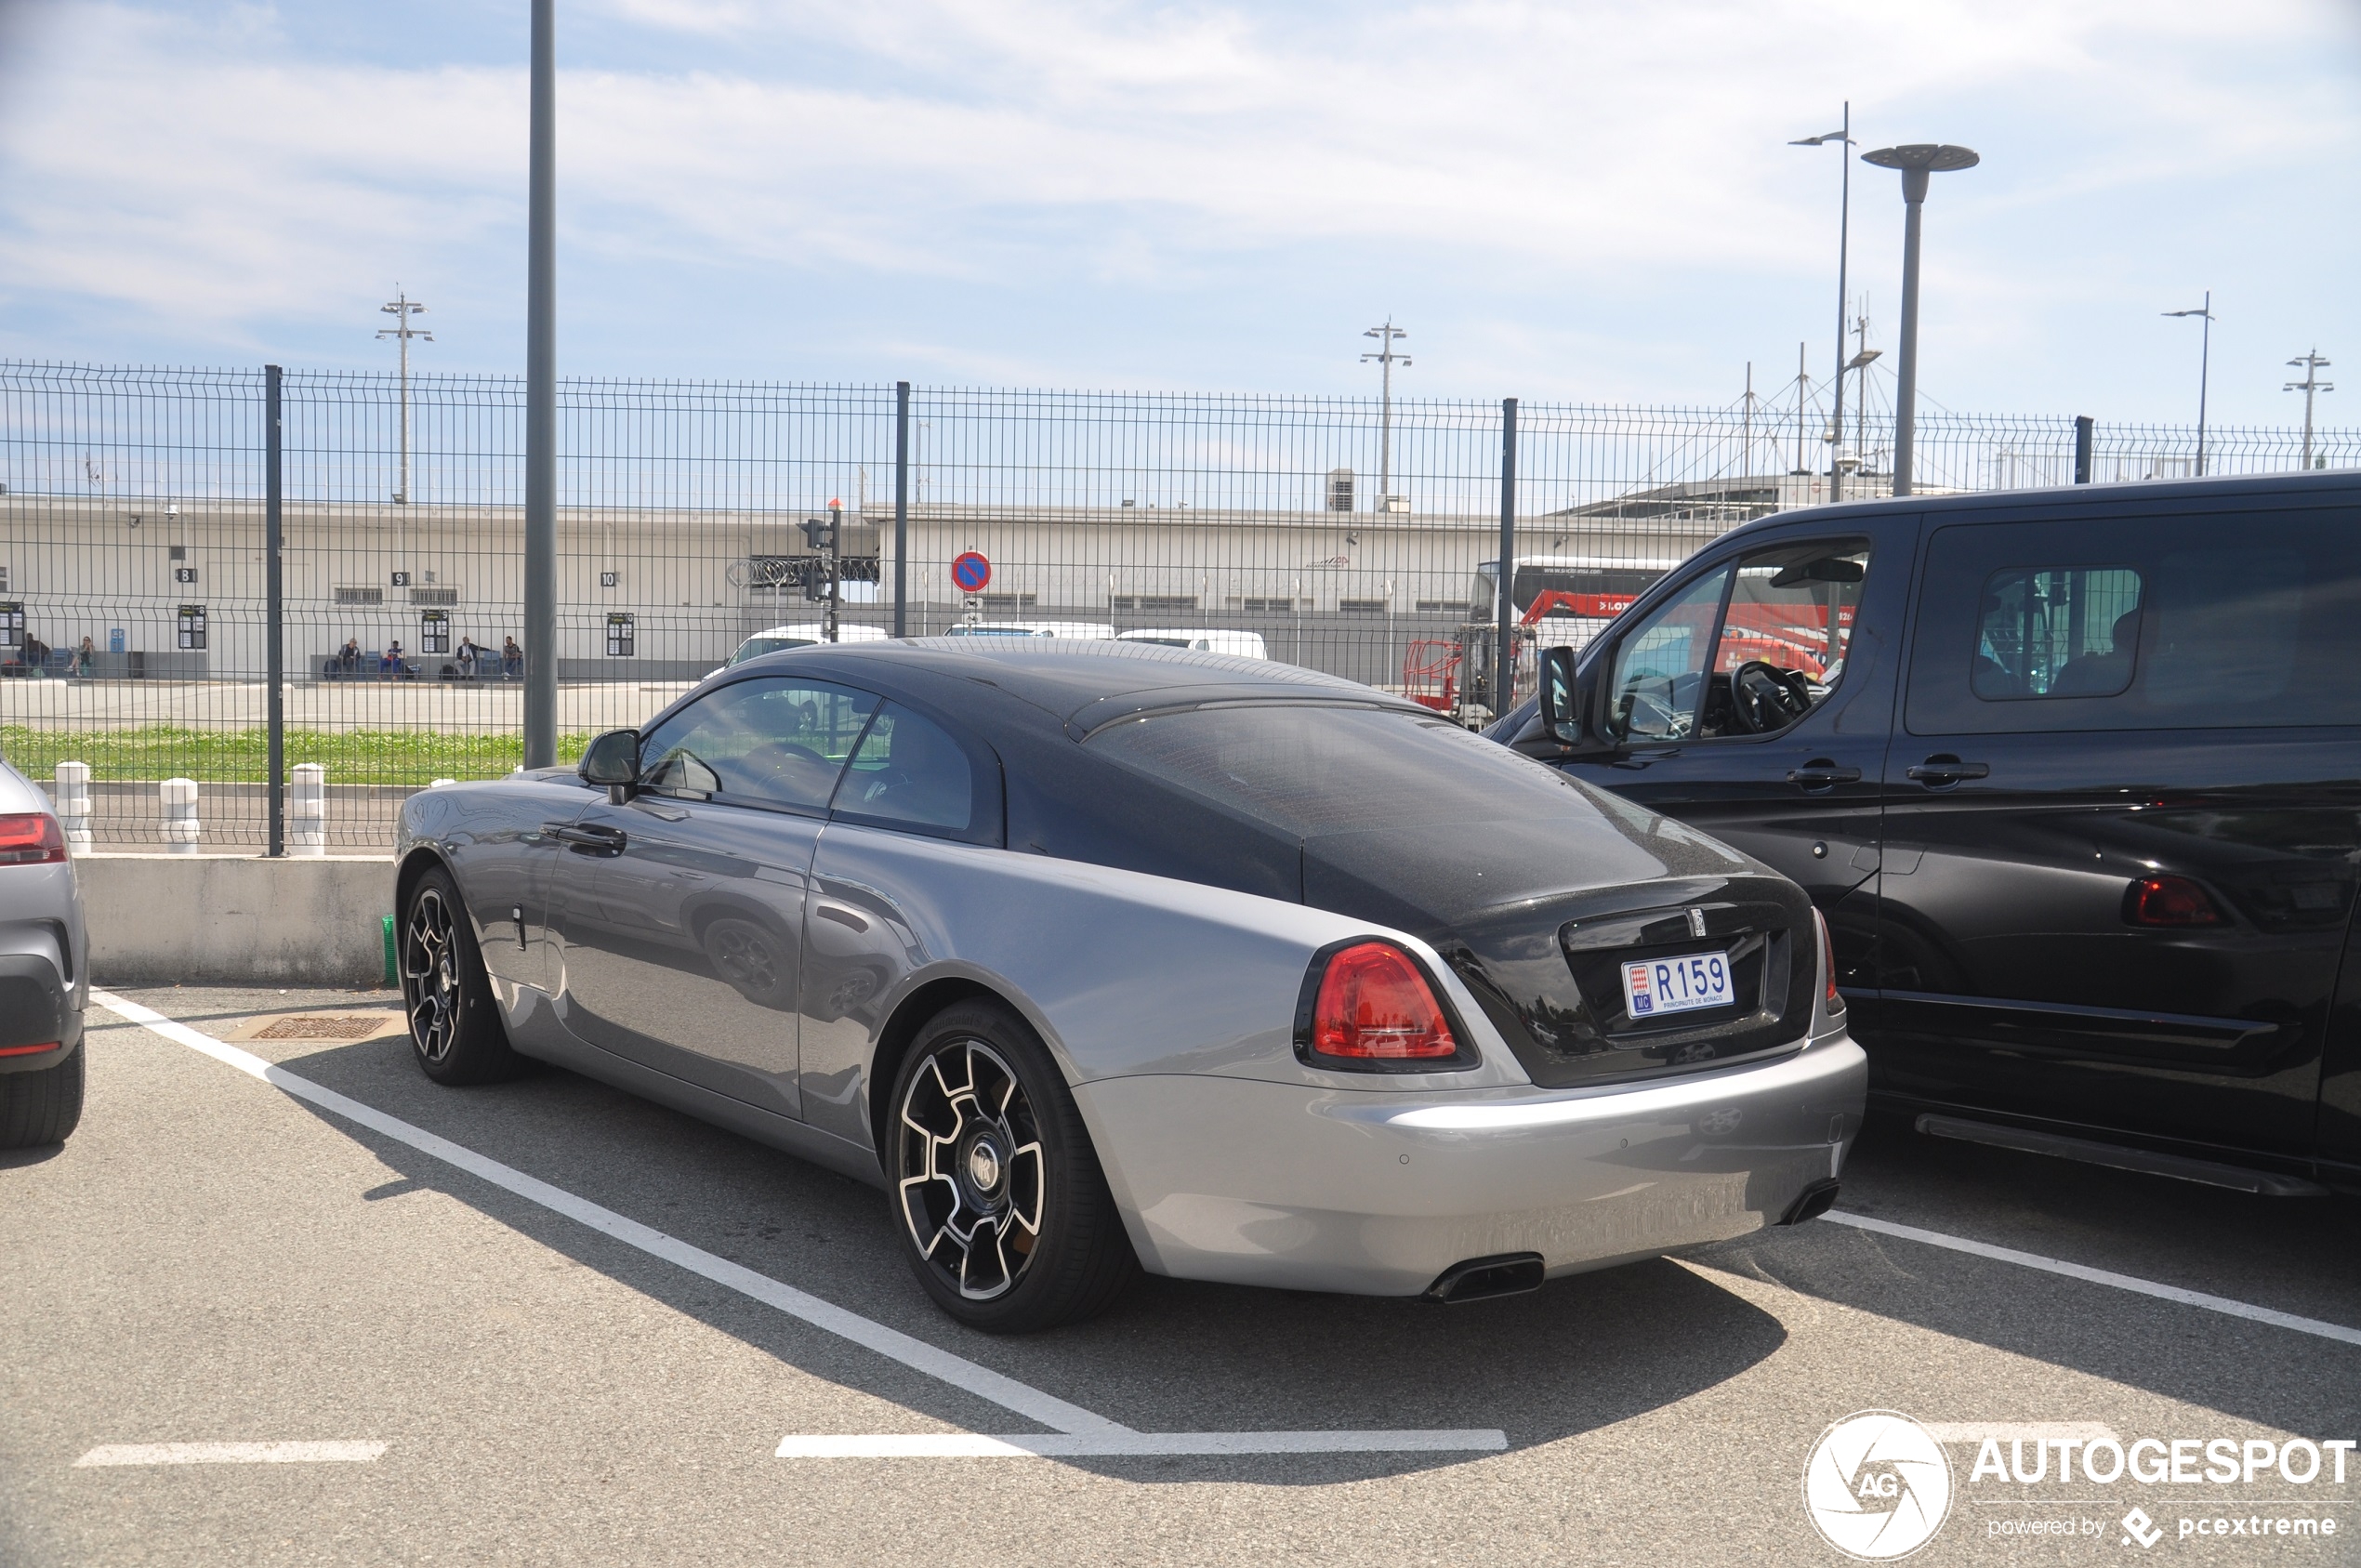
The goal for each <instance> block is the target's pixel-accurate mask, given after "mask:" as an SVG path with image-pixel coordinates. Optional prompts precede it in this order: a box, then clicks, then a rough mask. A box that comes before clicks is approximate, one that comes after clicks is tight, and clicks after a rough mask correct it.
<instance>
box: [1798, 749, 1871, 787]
mask: <svg viewBox="0 0 2361 1568" xmlns="http://www.w3.org/2000/svg"><path fill="white" fill-rule="evenodd" d="M1860 782H1861V770H1860V769H1858V768H1840V767H1839V766H1837V765H1836V764H1835V763H1834V762H1831V761H1829V760H1828V759H1827V758H1825V757H1815V758H1813V759H1812V760H1811V761H1809V762H1807V763H1805V764H1804V765H1803V766H1802V767H1800V768H1797V769H1794V770H1792V771H1789V772H1788V774H1787V783H1789V784H1800V785H1801V786H1802V787H1804V788H1805V789H1827V788H1830V787H1832V786H1834V785H1836V784H1859V783H1860Z"/></svg>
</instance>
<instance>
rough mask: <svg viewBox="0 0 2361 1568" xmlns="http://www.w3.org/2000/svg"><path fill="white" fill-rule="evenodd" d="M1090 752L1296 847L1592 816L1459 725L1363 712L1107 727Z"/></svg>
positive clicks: (1224, 711) (1232, 711) (1288, 712)
mask: <svg viewBox="0 0 2361 1568" xmlns="http://www.w3.org/2000/svg"><path fill="white" fill-rule="evenodd" d="M1089 746H1090V749H1091V750H1092V751H1094V752H1097V753H1100V754H1101V755H1102V756H1105V757H1106V758H1109V759H1111V760H1113V761H1115V762H1118V763H1120V764H1122V765H1123V766H1124V767H1127V768H1130V769H1133V770H1134V771H1138V772H1141V773H1144V774H1146V775H1148V776H1149V777H1151V778H1153V779H1155V780H1156V781H1157V782H1159V783H1161V784H1168V785H1170V786H1172V787H1174V788H1176V789H1180V790H1184V791H1186V792H1187V793H1189V794H1191V795H1194V796H1196V797H1199V798H1200V799H1203V800H1207V801H1210V802H1212V803H1213V804H1215V805H1217V806H1221V807H1224V808H1227V809H1228V810H1233V811H1236V812H1239V813H1241V814H1243V815H1245V816H1247V817H1251V818H1253V819H1254V820H1256V821H1258V822H1262V823H1267V824H1270V825H1271V826H1273V827H1275V828H1277V829H1278V830H1279V831H1281V832H1283V833H1286V834H1290V835H1293V836H1295V837H1312V836H1314V835H1318V834H1326V833H1347V832H1355V831H1365V830H1369V829H1384V828H1397V827H1424V826H1431V825H1440V824H1459V823H1467V822H1471V821H1497V820H1501V819H1515V820H1523V821H1528V822H1529V821H1531V820H1532V819H1533V818H1534V817H1536V816H1537V815H1540V816H1546V815H1550V814H1553V813H1564V814H1567V815H1579V816H1581V817H1582V818H1584V819H1585V820H1595V818H1596V815H1597V812H1596V809H1595V808H1594V807H1593V806H1592V805H1591V804H1590V802H1589V794H1588V792H1587V791H1585V790H1584V789H1583V788H1582V787H1581V786H1580V785H1578V784H1575V783H1573V782H1572V781H1571V780H1568V779H1567V778H1565V777H1564V776H1563V774H1561V773H1559V772H1557V771H1554V770H1552V769H1550V768H1545V767H1543V766H1542V765H1541V764H1540V763H1538V762H1535V761H1533V760H1532V759H1530V758H1524V757H1521V756H1519V755H1518V754H1517V753H1515V752H1513V751H1510V749H1509V748H1508V747H1506V746H1501V745H1495V744H1493V743H1491V742H1490V741H1487V740H1484V738H1483V737H1481V736H1479V735H1477V734H1475V733H1473V732H1471V731H1467V730H1462V729H1461V728H1459V727H1458V726H1457V725H1456V724H1452V723H1449V722H1447V721H1445V720H1444V719H1440V718H1421V717H1419V716H1418V715H1416V714H1405V713H1399V712H1386V711H1379V710H1375V709H1370V708H1352V707H1329V706H1318V705H1301V706H1298V705H1285V704H1256V705H1237V706H1228V707H1223V706H1208V707H1202V708H1194V709H1191V710H1189V711H1186V712H1181V713H1166V714H1154V715H1150V716H1149V717H1147V718H1134V719H1127V720H1125V721H1124V722H1122V723H1119V724H1113V725H1109V726H1108V727H1107V728H1105V729H1103V730H1101V731H1099V732H1098V733H1096V734H1094V735H1092V736H1091V737H1090V740H1089Z"/></svg>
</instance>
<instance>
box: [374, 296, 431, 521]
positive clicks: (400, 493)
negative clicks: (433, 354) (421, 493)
mask: <svg viewBox="0 0 2361 1568" xmlns="http://www.w3.org/2000/svg"><path fill="white" fill-rule="evenodd" d="M377 309H378V310H380V311H382V312H383V313H385V314H386V315H389V316H391V317H392V318H393V324H392V325H391V326H389V327H380V328H379V329H378V330H377V336H379V337H390V338H392V339H394V341H395V342H396V343H397V344H399V345H400V347H401V350H402V488H401V489H399V490H397V491H395V492H394V493H393V501H394V505H396V506H398V507H406V506H408V505H409V504H410V339H412V338H413V337H423V338H425V339H426V340H427V341H428V342H429V343H431V342H433V341H434V334H433V333H431V332H423V331H421V330H419V329H418V328H416V327H414V326H412V325H411V324H410V318H411V317H413V316H423V315H425V314H426V313H427V308H426V307H425V306H423V305H421V304H419V303H418V302H417V301H416V300H415V299H413V298H411V297H410V296H408V295H406V294H404V293H402V285H401V284H400V283H396V284H394V285H393V302H392V303H391V304H389V305H380V306H378V307H377Z"/></svg>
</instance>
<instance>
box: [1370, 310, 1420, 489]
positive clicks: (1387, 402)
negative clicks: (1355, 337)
mask: <svg viewBox="0 0 2361 1568" xmlns="http://www.w3.org/2000/svg"><path fill="white" fill-rule="evenodd" d="M1361 336H1364V337H1374V338H1376V339H1377V340H1378V351H1377V352H1376V353H1374V354H1364V355H1362V356H1361V362H1362V363H1363V364H1367V363H1368V362H1370V361H1371V360H1375V361H1377V362H1378V365H1379V366H1380V367H1381V368H1382V370H1383V372H1384V376H1383V379H1382V380H1381V381H1380V383H1379V385H1380V386H1381V387H1382V388H1383V391H1382V392H1381V393H1380V397H1381V399H1382V401H1381V402H1379V403H1378V432H1379V433H1378V506H1377V509H1378V511H1380V512H1383V511H1388V510H1390V509H1391V508H1392V495H1393V367H1394V366H1395V365H1397V364H1408V363H1409V362H1410V356H1409V355H1407V354H1397V353H1395V352H1394V351H1393V340H1394V339H1395V338H1397V337H1407V336H1410V335H1409V334H1408V333H1406V332H1405V331H1403V330H1402V329H1401V328H1400V327H1398V326H1396V325H1394V324H1393V318H1392V316H1388V317H1387V318H1386V319H1385V325H1383V326H1373V327H1371V328H1370V329H1369V330H1368V331H1366V332H1365V333H1363V334H1362V335H1361Z"/></svg>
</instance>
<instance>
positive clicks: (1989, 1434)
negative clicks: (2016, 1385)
mask: <svg viewBox="0 0 2361 1568" xmlns="http://www.w3.org/2000/svg"><path fill="white" fill-rule="evenodd" d="M1919 1426H1920V1427H1922V1428H1924V1429H1925V1430H1926V1434H1927V1436H1929V1437H1931V1438H1932V1439H1934V1440H1935V1442H1937V1443H1982V1442H1983V1441H1984V1440H1985V1438H1990V1439H1992V1441H1993V1442H1995V1443H2113V1442H2115V1441H2116V1436H2115V1429H2114V1428H2113V1427H2110V1426H2108V1425H2107V1424H2106V1423H2105V1422H2104V1421H1921V1422H1919Z"/></svg>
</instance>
